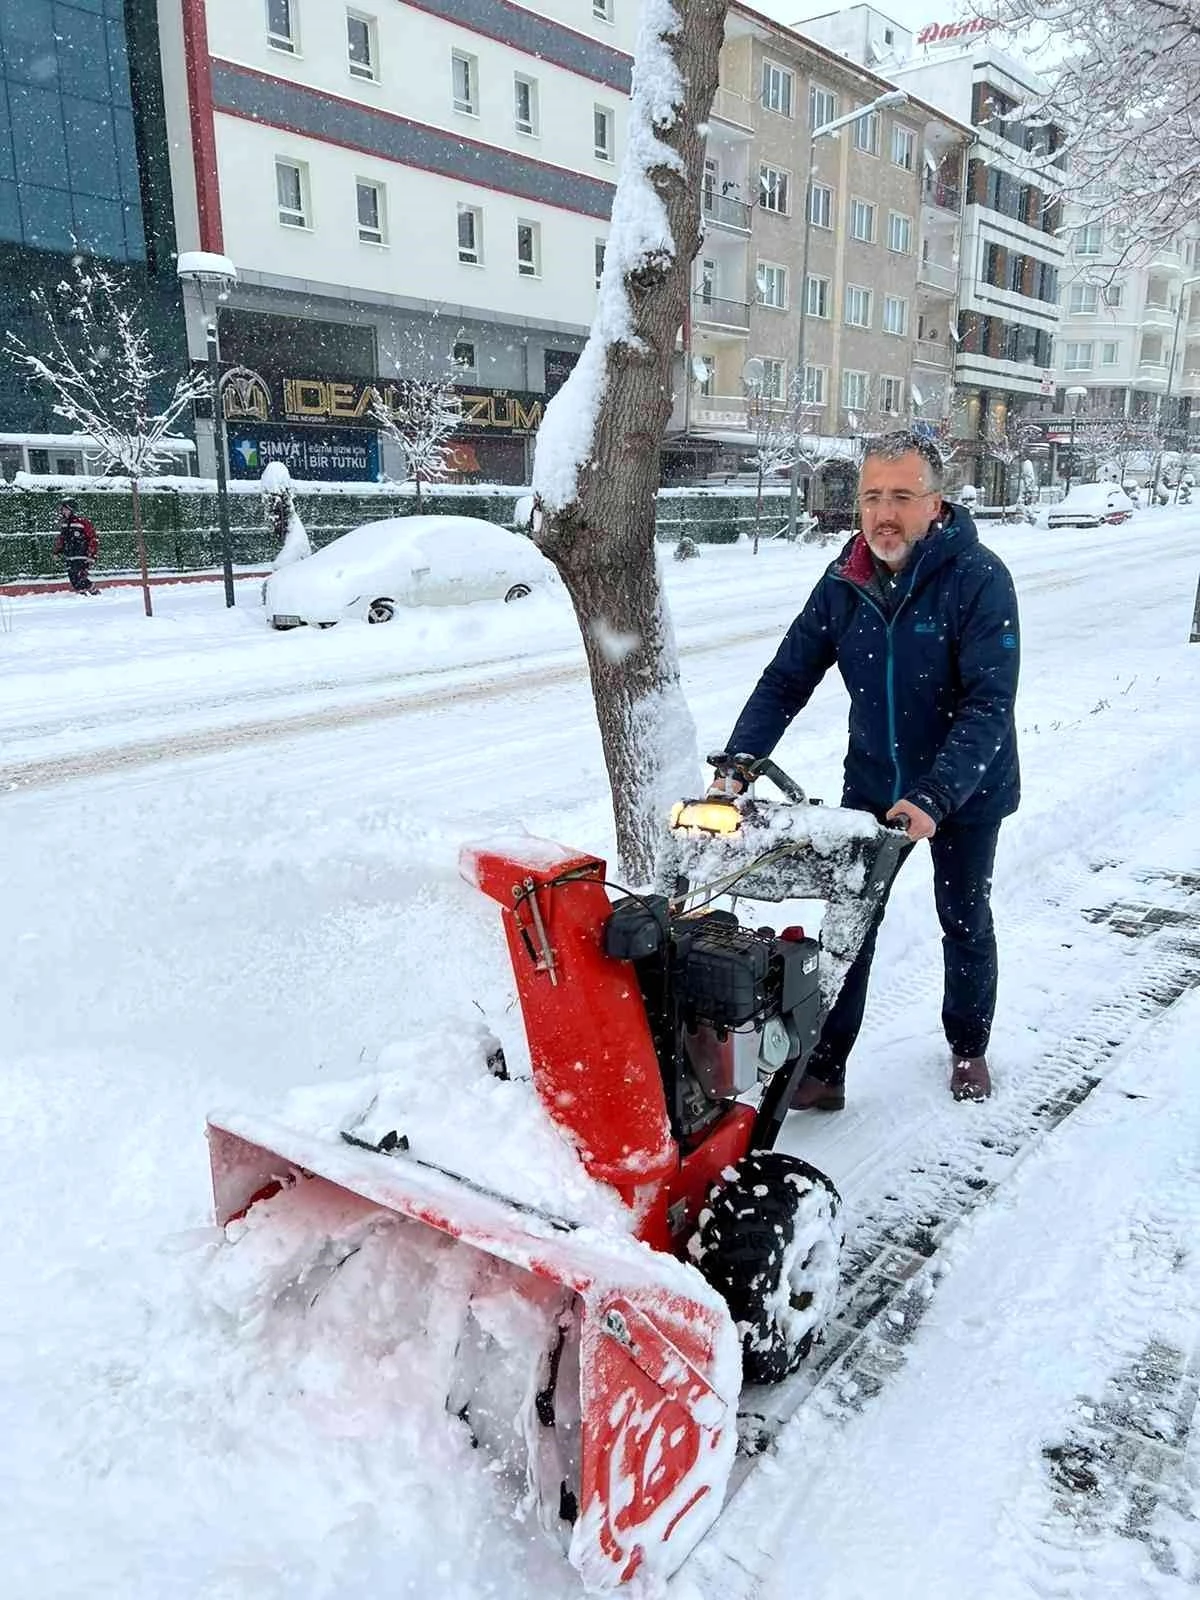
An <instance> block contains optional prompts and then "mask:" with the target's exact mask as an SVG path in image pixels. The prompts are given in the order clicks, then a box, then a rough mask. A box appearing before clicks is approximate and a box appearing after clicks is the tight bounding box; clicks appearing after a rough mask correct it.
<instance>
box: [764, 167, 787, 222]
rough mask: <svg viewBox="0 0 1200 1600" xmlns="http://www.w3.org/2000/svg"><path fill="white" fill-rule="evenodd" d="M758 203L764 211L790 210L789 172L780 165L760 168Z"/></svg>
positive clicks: (784, 213) (780, 211)
mask: <svg viewBox="0 0 1200 1600" xmlns="http://www.w3.org/2000/svg"><path fill="white" fill-rule="evenodd" d="M758 203H759V205H760V206H761V207H762V208H763V210H764V211H778V212H779V213H780V215H781V216H786V215H787V212H788V174H787V173H786V172H784V171H782V170H781V169H780V168H779V167H768V166H761V167H759V169H758Z"/></svg>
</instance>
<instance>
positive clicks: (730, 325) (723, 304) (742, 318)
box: [692, 289, 750, 333]
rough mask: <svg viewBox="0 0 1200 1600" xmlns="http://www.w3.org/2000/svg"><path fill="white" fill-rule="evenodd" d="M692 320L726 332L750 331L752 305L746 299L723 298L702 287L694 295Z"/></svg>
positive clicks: (699, 325)
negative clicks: (709, 292) (707, 291)
mask: <svg viewBox="0 0 1200 1600" xmlns="http://www.w3.org/2000/svg"><path fill="white" fill-rule="evenodd" d="M692 321H693V322H694V323H695V324H696V326H697V327H699V328H719V329H721V330H722V331H723V332H726V333H749V332H750V306H749V304H748V303H747V302H746V301H745V300H723V299H721V298H720V297H719V296H718V295H713V294H705V292H704V291H703V290H702V289H701V290H698V291H697V292H696V293H695V294H693V296H692Z"/></svg>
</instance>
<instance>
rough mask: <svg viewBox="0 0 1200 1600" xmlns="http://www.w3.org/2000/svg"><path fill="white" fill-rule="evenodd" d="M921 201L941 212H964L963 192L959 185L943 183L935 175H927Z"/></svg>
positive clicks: (922, 186) (929, 173) (922, 187)
mask: <svg viewBox="0 0 1200 1600" xmlns="http://www.w3.org/2000/svg"><path fill="white" fill-rule="evenodd" d="M921 200H922V202H923V203H924V204H925V205H927V206H937V207H938V208H939V210H941V211H953V212H955V213H956V214H957V213H958V212H960V211H961V210H962V190H961V188H960V187H959V186H958V184H957V183H943V182H942V180H941V179H940V178H938V177H936V176H935V175H934V174H933V173H931V172H927V173H926V174H925V182H924V183H923V184H922V185H921Z"/></svg>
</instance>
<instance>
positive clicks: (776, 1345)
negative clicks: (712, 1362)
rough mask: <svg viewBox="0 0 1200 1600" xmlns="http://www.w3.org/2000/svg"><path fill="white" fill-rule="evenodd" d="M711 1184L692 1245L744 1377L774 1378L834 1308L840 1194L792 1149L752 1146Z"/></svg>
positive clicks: (805, 1348) (815, 1336)
mask: <svg viewBox="0 0 1200 1600" xmlns="http://www.w3.org/2000/svg"><path fill="white" fill-rule="evenodd" d="M728 1172H729V1176H728V1178H727V1181H723V1182H722V1183H721V1184H719V1185H714V1187H713V1189H712V1190H711V1191H710V1192H709V1196H708V1199H707V1200H706V1202H705V1205H704V1208H703V1210H702V1211H701V1212H700V1217H699V1220H698V1223H697V1227H696V1232H695V1234H694V1235H693V1236H692V1239H691V1241H690V1243H689V1245H688V1254H689V1255H690V1256H691V1259H692V1260H693V1261H694V1262H695V1264H696V1266H697V1267H698V1268H699V1269H700V1271H701V1272H702V1273H703V1274H704V1276H705V1278H706V1279H707V1280H708V1282H709V1283H711V1284H712V1286H713V1288H714V1289H716V1290H717V1291H718V1292H719V1293H720V1294H721V1295H722V1296H723V1297H724V1299H725V1302H726V1304H727V1305H728V1306H729V1310H730V1312H731V1314H732V1316H733V1319H734V1321H735V1323H736V1324H737V1328H738V1332H739V1334H740V1335H741V1340H742V1367H743V1372H744V1375H745V1378H746V1380H747V1382H750V1383H778V1382H779V1380H780V1379H781V1378H785V1377H787V1375H788V1373H789V1372H794V1371H795V1369H796V1368H797V1367H798V1366H799V1365H800V1363H801V1362H802V1361H803V1360H804V1358H805V1356H806V1355H807V1354H808V1353H809V1351H810V1350H811V1349H812V1347H813V1345H814V1344H815V1343H816V1342H817V1341H818V1340H819V1339H820V1338H821V1336H822V1334H823V1332H824V1329H825V1325H826V1323H827V1322H828V1321H829V1318H830V1317H831V1316H832V1314H833V1308H834V1305H835V1303H836V1300H837V1290H838V1258H839V1255H840V1252H841V1245H842V1228H841V1224H840V1221H839V1213H840V1211H841V1197H840V1196H839V1194H838V1192H837V1190H836V1189H835V1188H834V1186H833V1183H832V1182H831V1181H830V1179H829V1178H827V1177H826V1176H825V1174H824V1173H823V1172H819V1171H818V1170H817V1168H816V1167H812V1166H810V1165H809V1164H808V1162H807V1161H801V1160H799V1159H798V1158H797V1157H796V1156H789V1155H785V1154H783V1152H781V1151H778V1150H756V1151H751V1152H750V1154H749V1155H746V1156H743V1158H742V1159H741V1161H739V1162H738V1163H737V1165H736V1167H733V1168H730V1169H728Z"/></svg>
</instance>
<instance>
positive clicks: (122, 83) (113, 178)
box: [0, 0, 146, 262]
mask: <svg viewBox="0 0 1200 1600" xmlns="http://www.w3.org/2000/svg"><path fill="white" fill-rule="evenodd" d="M138 170H139V169H138V144H137V133H136V129H135V123H134V112H133V97H132V93H131V88H130V64H129V58H128V51H127V38H126V22H125V0H3V3H2V4H0V242H5V243H9V244H15V245H24V246H26V247H27V248H29V249H33V250H51V251H72V250H83V251H86V252H88V253H90V254H95V255H99V256H104V257H107V258H109V259H111V260H115V261H125V262H142V261H145V259H146V230H145V224H144V220H143V216H142V199H141V186H140V183H139V176H138Z"/></svg>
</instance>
